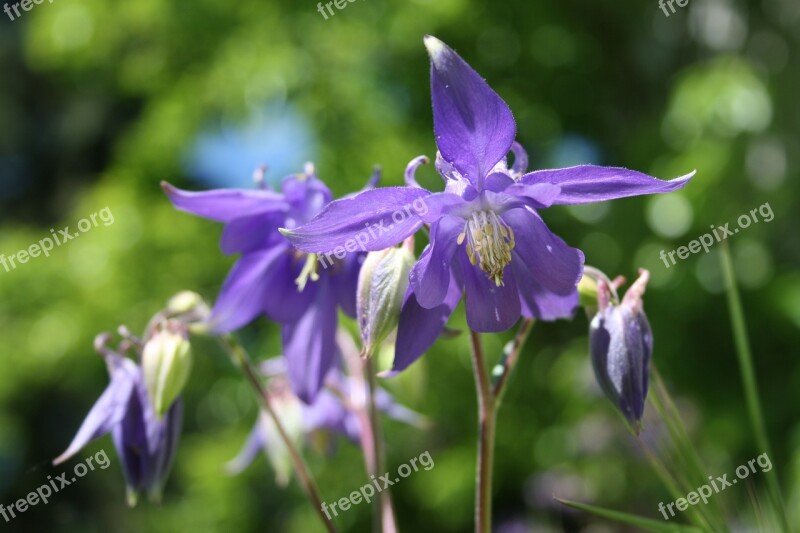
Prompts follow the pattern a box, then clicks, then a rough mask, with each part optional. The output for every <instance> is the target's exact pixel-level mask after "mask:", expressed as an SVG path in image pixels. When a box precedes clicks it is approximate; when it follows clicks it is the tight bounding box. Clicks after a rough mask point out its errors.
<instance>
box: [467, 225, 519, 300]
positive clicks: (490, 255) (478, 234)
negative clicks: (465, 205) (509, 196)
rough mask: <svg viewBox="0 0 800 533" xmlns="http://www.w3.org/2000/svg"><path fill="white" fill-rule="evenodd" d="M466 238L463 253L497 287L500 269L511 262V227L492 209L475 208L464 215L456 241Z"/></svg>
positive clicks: (500, 274)
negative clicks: (470, 212)
mask: <svg viewBox="0 0 800 533" xmlns="http://www.w3.org/2000/svg"><path fill="white" fill-rule="evenodd" d="M464 240H466V241H467V256H469V262H470V263H472V264H473V265H479V266H480V267H481V270H483V271H484V272H485V273H486V275H487V276H488V277H489V279H491V280H493V281H494V283H495V285H497V286H498V287H499V286H501V285H502V284H503V270H504V269H505V267H506V265H507V264H508V263H510V262H511V250H513V249H514V231H513V230H512V229H511V227H510V226H508V225H507V224H505V223H504V222H503V219H501V218H500V217H498V216H497V215H496V214H495V213H494V211H476V212H474V213H472V216H471V217H470V218H468V219H467V223H466V224H465V225H464V231H463V232H462V233H461V234H460V235H459V236H458V241H457V242H458V244H459V245H461V244H463V243H464Z"/></svg>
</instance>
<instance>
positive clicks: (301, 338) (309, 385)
mask: <svg viewBox="0 0 800 533" xmlns="http://www.w3.org/2000/svg"><path fill="white" fill-rule="evenodd" d="M336 323H337V317H336V295H335V293H334V291H333V288H332V287H331V286H330V284H329V280H327V279H326V278H321V279H320V282H319V287H318V292H317V297H316V300H315V301H314V302H313V303H312V304H311V305H310V306H309V307H308V309H307V310H306V312H305V314H303V316H302V317H300V319H299V320H298V321H297V322H294V323H291V324H285V325H284V326H283V350H284V355H285V357H286V363H287V365H288V369H289V381H290V383H291V384H292V390H293V391H294V393H295V395H296V396H297V397H298V398H300V399H301V400H303V401H304V402H306V403H312V402H313V401H314V399H315V398H316V396H317V393H318V392H319V390H320V389H321V388H322V384H323V383H324V381H325V376H326V375H327V373H328V371H329V370H330V369H331V368H332V367H333V365H334V363H335V362H336V360H337V359H338V357H339V348H338V347H337V345H336Z"/></svg>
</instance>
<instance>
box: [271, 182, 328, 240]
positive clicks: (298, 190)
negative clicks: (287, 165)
mask: <svg viewBox="0 0 800 533" xmlns="http://www.w3.org/2000/svg"><path fill="white" fill-rule="evenodd" d="M281 191H282V192H283V194H284V196H285V198H286V202H287V203H288V204H289V206H290V209H289V212H288V216H287V221H286V223H287V226H288V227H296V226H299V225H301V224H305V223H306V222H308V221H309V220H311V219H312V218H313V217H314V216H316V215H317V214H318V213H319V212H320V211H322V208H323V207H325V206H326V205H327V204H329V203H330V202H331V200H333V195H332V194H331V191H330V189H328V186H327V185H325V183H323V182H322V181H321V180H319V179H317V178H316V177H315V176H313V175H312V176H308V175H306V174H299V175H291V176H287V177H286V178H284V179H283V182H282V183H281Z"/></svg>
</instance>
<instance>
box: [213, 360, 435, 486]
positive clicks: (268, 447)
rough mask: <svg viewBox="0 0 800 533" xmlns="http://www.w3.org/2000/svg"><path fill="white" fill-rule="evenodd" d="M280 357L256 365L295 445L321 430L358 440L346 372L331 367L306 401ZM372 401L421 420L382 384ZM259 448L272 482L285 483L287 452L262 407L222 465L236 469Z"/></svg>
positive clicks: (392, 413) (398, 415)
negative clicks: (237, 449)
mask: <svg viewBox="0 0 800 533" xmlns="http://www.w3.org/2000/svg"><path fill="white" fill-rule="evenodd" d="M286 363H287V362H286V360H285V358H283V357H281V358H276V359H270V360H268V361H266V362H264V363H263V364H262V365H261V371H262V373H263V374H264V375H265V376H266V377H267V378H268V379H269V381H268V384H267V391H268V392H267V394H268V395H269V400H270V403H271V404H272V406H273V408H274V409H275V411H276V412H277V413H278V416H279V418H280V420H281V422H282V424H283V426H284V429H286V432H287V433H288V434H289V437H290V439H291V440H292V441H293V443H294V444H295V445H299V444H301V442H302V441H303V440H304V439H312V438H313V437H315V436H318V435H321V434H322V433H324V432H326V433H331V434H333V435H340V436H343V437H345V438H346V439H347V440H349V441H351V442H353V443H358V442H359V439H360V435H361V420H360V418H359V416H358V414H357V413H356V412H355V410H354V404H355V402H354V401H353V399H352V394H353V385H352V378H350V377H348V376H345V375H343V374H342V373H341V372H340V371H339V370H338V369H337V368H334V369H333V370H331V372H330V374H329V375H328V377H327V379H326V380H325V387H324V388H323V389H322V390H321V391H320V392H319V394H318V395H317V397H316V398H315V400H314V402H313V403H312V404H310V405H309V404H306V403H303V402H301V401H300V400H298V398H297V397H296V396H295V395H294V394H293V393H292V391H291V387H290V386H289V384H288V382H287V380H286V366H287V365H286ZM375 405H376V407H377V408H378V409H379V410H380V411H381V412H383V413H384V414H386V415H387V416H389V417H391V418H393V419H395V420H398V421H401V422H405V423H407V424H412V425H421V424H423V418H422V417H421V416H420V415H419V414H417V413H415V412H414V411H411V410H410V409H408V408H406V407H404V406H402V405H400V404H398V403H397V402H395V400H394V399H393V398H392V397H391V395H390V394H389V393H388V392H386V391H385V390H384V389H381V388H379V389H377V390H376V394H375ZM262 451H263V452H264V453H265V454H266V456H267V459H268V460H269V462H270V464H271V465H272V468H273V469H274V470H275V475H276V481H277V483H278V484H279V485H281V486H285V485H286V484H287V483H288V481H289V476H290V473H291V470H292V466H291V460H290V458H289V455H288V454H289V452H288V450H287V449H286V445H285V444H284V443H283V441H282V440H281V438H280V436H279V435H278V430H277V428H276V427H275V425H274V423H273V422H272V419H271V418H269V417H268V416H267V415H265V414H263V413H261V414H260V415H259V418H258V420H257V421H256V424H255V427H254V428H253V430H252V431H251V433H250V436H249V437H248V438H247V441H246V442H245V444H244V447H243V448H242V450H241V451H240V452H239V455H237V456H236V458H234V459H233V460H231V461H230V462H229V463H228V466H227V470H228V471H229V472H230V473H233V474H238V473H239V472H241V471H242V470H244V469H245V468H247V467H248V466H249V465H250V464H251V463H252V462H253V460H254V459H255V458H256V457H257V456H258V454H259V453H260V452H262Z"/></svg>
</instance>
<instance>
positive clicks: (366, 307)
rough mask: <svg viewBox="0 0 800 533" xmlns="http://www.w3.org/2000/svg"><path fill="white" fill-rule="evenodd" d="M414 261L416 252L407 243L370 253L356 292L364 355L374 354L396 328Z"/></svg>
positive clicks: (362, 269)
mask: <svg viewBox="0 0 800 533" xmlns="http://www.w3.org/2000/svg"><path fill="white" fill-rule="evenodd" d="M414 260H415V259H414V254H413V253H412V252H411V251H410V250H409V249H408V248H407V247H406V246H401V247H400V248H387V249H386V250H382V251H380V252H370V253H369V254H367V258H366V259H365V260H364V264H363V266H362V267H361V273H360V274H359V276H358V292H357V293H356V310H357V314H358V326H359V328H360V329H361V340H362V342H363V350H364V354H365V355H367V356H370V355H372V353H373V351H374V350H375V348H376V347H377V346H378V345H379V344H380V343H381V341H383V340H384V339H385V338H386V337H387V336H388V335H389V334H390V333H391V332H392V331H393V330H394V329H395V328H396V327H397V323H398V321H399V320H400V308H401V307H402V305H403V298H404V297H405V295H406V289H407V288H408V272H409V271H410V270H411V266H412V265H413V264H414Z"/></svg>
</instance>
